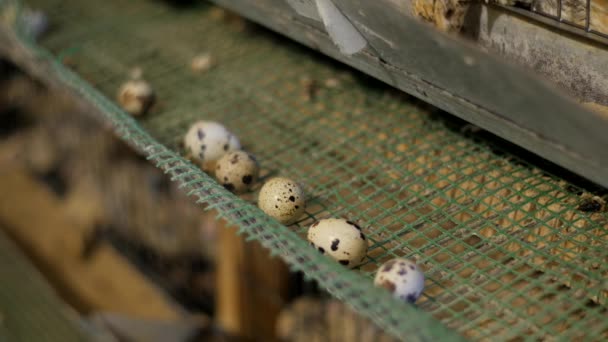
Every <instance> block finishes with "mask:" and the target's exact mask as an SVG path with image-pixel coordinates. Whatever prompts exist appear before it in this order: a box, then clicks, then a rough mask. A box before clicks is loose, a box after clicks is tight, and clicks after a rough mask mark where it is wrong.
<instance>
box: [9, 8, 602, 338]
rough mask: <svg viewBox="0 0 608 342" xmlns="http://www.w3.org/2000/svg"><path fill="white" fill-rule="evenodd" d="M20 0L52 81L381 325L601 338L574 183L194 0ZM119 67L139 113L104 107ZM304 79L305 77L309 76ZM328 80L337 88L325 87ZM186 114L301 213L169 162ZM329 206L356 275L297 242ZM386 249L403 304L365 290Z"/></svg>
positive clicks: (473, 334)
mask: <svg viewBox="0 0 608 342" xmlns="http://www.w3.org/2000/svg"><path fill="white" fill-rule="evenodd" d="M6 4H7V3H6V2H5V5H6ZM27 4H28V5H30V6H32V7H33V8H36V9H41V10H43V11H45V13H46V14H47V15H48V16H49V19H50V21H51V23H52V30H51V31H50V32H49V33H48V34H47V35H46V36H45V37H44V38H43V39H42V41H41V42H40V44H41V46H42V47H43V48H40V47H38V46H37V45H36V44H34V43H33V42H32V41H30V40H29V39H28V38H27V37H26V36H25V35H20V40H21V42H20V44H23V46H25V47H27V49H29V52H31V53H32V54H34V55H35V56H37V57H38V58H39V61H40V62H41V63H48V65H49V72H50V73H51V74H52V75H53V77H56V78H57V79H58V80H59V81H61V82H62V83H63V84H65V85H67V86H68V87H70V88H72V89H74V90H75V91H76V92H77V93H78V94H79V95H80V96H81V97H83V98H85V99H86V100H87V101H89V102H90V103H92V105H93V106H94V107H95V109H96V110H97V111H98V113H100V114H101V115H102V116H103V117H104V118H105V119H107V120H108V121H109V122H110V123H112V124H113V126H114V128H115V130H116V131H117V133H118V134H119V135H120V136H122V137H123V138H124V139H125V140H127V141H129V142H130V143H132V144H133V145H134V146H136V147H137V148H138V149H140V150H141V151H143V152H144V153H145V154H146V155H147V156H148V158H149V159H150V160H151V161H152V162H154V163H156V165H157V166H159V167H160V168H162V169H163V170H164V171H165V172H167V173H169V174H170V175H171V176H172V179H173V180H175V181H179V182H180V183H181V184H182V186H183V187H184V188H185V189H186V190H187V191H189V193H190V194H192V195H194V196H197V197H198V201H199V202H200V203H202V204H204V207H205V208H207V209H215V210H217V212H218V213H219V216H220V217H223V218H225V219H226V220H227V221H228V222H229V223H231V224H234V225H236V226H237V227H238V228H239V230H238V231H239V233H243V234H245V235H246V236H248V238H249V239H252V240H257V241H259V242H261V243H262V245H264V246H265V247H267V248H269V249H270V250H271V252H272V253H273V254H278V255H280V256H281V257H283V259H285V260H286V261H287V262H288V264H289V265H290V266H291V267H292V269H294V270H301V271H303V272H304V273H305V274H306V275H307V276H308V277H309V278H312V279H314V280H316V281H317V282H318V283H319V284H320V286H321V287H323V288H325V289H327V290H328V292H330V293H331V294H332V295H334V296H335V297H337V298H339V299H341V300H343V301H345V302H346V303H348V304H349V305H351V306H352V307H354V308H355V309H356V310H357V311H358V312H359V313H361V314H362V315H364V316H367V317H369V318H371V319H373V320H374V322H375V323H377V324H378V325H379V326H380V327H382V328H384V329H386V330H387V331H388V332H390V333H392V334H393V335H395V336H398V337H399V338H401V339H403V340H436V339H444V340H445V339H459V338H460V336H464V337H467V338H470V339H474V340H489V339H494V338H499V339H501V340H509V339H545V338H563V339H565V340H574V339H577V338H586V339H589V340H594V339H595V340H602V339H606V338H608V320H607V319H606V304H607V303H606V302H607V298H608V284H607V282H606V279H607V275H608V266H607V265H608V251H607V249H606V248H605V243H606V241H607V240H608V222H607V220H606V219H607V217H606V212H604V211H600V212H583V211H581V210H579V209H578V208H579V205H580V203H581V202H582V201H583V200H584V198H583V197H584V196H581V193H582V192H583V190H584V189H580V188H578V187H576V186H573V185H571V184H568V183H567V182H566V181H564V180H562V179H560V178H558V177H556V176H552V175H549V174H547V173H545V172H543V171H542V170H539V169H537V168H535V167H533V166H532V165H530V164H528V163H526V162H525V161H523V160H521V159H519V158H518V157H517V156H514V155H512V154H510V153H509V152H508V151H503V150H500V149H499V148H497V147H496V146H494V145H492V144H491V143H489V142H486V141H483V140H474V139H471V138H470V137H467V136H466V135H464V134H463V133H461V132H459V131H456V130H452V129H450V128H449V127H448V126H447V125H446V123H445V121H444V120H443V119H441V118H440V117H439V118H438V117H436V116H435V115H431V113H430V112H429V111H428V110H426V109H423V108H421V107H419V106H415V105H412V104H411V102H408V101H407V100H406V98H405V96H403V94H401V93H399V92H397V91H394V90H391V89H390V88H388V87H385V86H382V85H380V84H378V83H377V82H375V81H372V80H371V79H369V78H367V77H364V76H362V75H360V74H358V73H356V72H354V71H350V70H348V69H345V68H343V67H341V66H338V65H336V64H334V63H331V62H329V61H328V60H326V59H324V58H322V57H320V56H318V55H316V54H313V53H311V52H310V51H309V50H306V49H304V48H303V47H300V46H298V45H296V44H293V43H291V42H289V41H286V40H284V39H282V38H280V37H277V36H275V35H273V34H271V33H268V32H267V31H264V30H261V29H259V28H257V27H252V26H249V25H242V23H239V22H238V21H234V20H227V19H226V18H222V16H221V15H218V14H219V13H220V12H218V10H217V9H216V8H214V7H210V6H207V5H206V4H204V3H202V4H196V5H195V6H193V7H188V8H175V7H171V6H168V5H167V4H166V3H163V2H161V1H128V2H125V1H118V0H108V1H104V2H96V3H95V5H94V6H93V5H92V4H91V3H88V2H83V1H77V0H65V1H57V0H32V1H28V2H27ZM5 7H6V8H8V7H10V6H5ZM6 8H5V11H6ZM17 31H19V30H17ZM47 50H48V51H50V54H49V53H47ZM203 51H209V52H211V53H212V54H213V55H214V56H215V58H216V59H217V66H216V67H215V68H213V69H212V70H210V71H208V72H206V73H203V74H196V73H193V72H192V71H191V69H190V62H191V60H192V58H193V57H194V56H195V55H197V54H198V53H200V52H203ZM134 67H140V68H141V69H142V70H143V72H144V78H145V79H146V80H148V81H149V82H150V83H151V84H152V85H153V87H154V88H155V89H156V92H157V96H158V103H157V105H156V106H155V107H154V108H153V110H152V112H151V113H149V115H148V116H146V117H144V118H142V119H138V120H137V121H136V120H134V119H133V118H131V117H129V116H128V115H127V114H125V113H124V112H122V111H121V110H120V109H118V108H117V107H116V106H115V105H114V104H113V102H112V99H113V98H114V96H115V93H116V91H117V89H118V87H119V86H120V84H121V83H122V82H124V81H125V80H126V79H128V77H129V73H130V71H131V70H132V68H134ZM68 68H69V69H72V70H74V71H75V72H76V73H72V72H70V71H69V70H68ZM303 78H308V79H309V80H317V81H318V87H316V88H317V89H316V90H315V89H311V87H309V86H306V85H304V84H303V83H302V79H303ZM328 78H335V79H337V80H339V82H340V86H339V87H336V88H333V87H326V86H325V85H324V84H323V80H326V79H328ZM308 85H309V83H308ZM306 88H309V89H308V92H307V89H306ZM313 88H314V87H313ZM310 91H312V92H313V93H315V94H311V93H310ZM311 95H313V96H312V97H311ZM201 119H207V120H216V121H219V122H222V123H224V124H225V125H226V126H227V127H228V128H229V129H230V130H232V131H233V132H234V133H235V134H237V135H238V136H239V138H240V139H241V142H242V144H243V146H244V148H245V149H246V150H248V151H251V152H252V153H254V154H255V155H256V156H257V157H258V159H259V161H260V163H261V165H262V168H263V172H262V174H263V176H264V177H270V176H273V175H283V176H287V177H290V178H293V179H296V180H298V181H299V182H301V183H302V184H303V185H304V187H305V190H306V191H307V194H308V196H309V201H308V206H307V210H306V215H305V216H304V217H302V219H301V220H300V221H299V222H297V223H296V224H294V225H293V226H290V227H284V226H282V225H280V224H279V223H278V222H276V221H274V220H272V219H270V218H269V217H267V216H266V215H264V214H263V213H262V212H261V211H260V210H259V209H257V207H256V206H255V198H256V196H255V195H256V193H255V192H254V193H253V194H250V195H247V196H243V197H242V198H238V197H236V196H234V195H232V194H230V193H229V192H227V191H226V190H224V189H223V188H222V187H221V186H220V185H218V184H217V183H216V182H215V181H214V180H213V179H211V178H210V177H209V176H207V175H206V174H204V173H203V172H201V171H200V170H199V169H198V168H197V167H195V166H194V165H193V164H191V163H189V162H188V161H186V160H185V159H184V158H183V157H181V156H183V155H184V151H182V150H181V147H180V146H179V145H180V141H181V139H182V136H183V134H184V133H185V131H186V130H187V128H188V126H189V125H190V124H191V123H192V122H194V121H196V120H201ZM258 189H259V184H258V185H257V187H256V189H255V190H256V191H257V190H258ZM327 217H344V218H348V219H350V220H352V221H355V222H357V223H358V224H359V225H361V226H362V228H363V231H364V232H365V234H366V235H367V238H368V240H369V251H368V258H367V260H366V262H365V263H364V264H363V266H362V267H361V269H360V270H355V271H350V270H347V269H346V268H344V267H343V266H341V265H339V264H338V263H335V262H333V261H332V260H329V259H328V258H326V257H324V256H323V255H320V254H319V253H318V252H317V251H316V250H315V249H314V248H313V247H311V246H309V245H308V244H307V243H306V241H305V232H306V229H307V227H308V226H309V225H310V224H311V223H312V222H314V221H315V220H318V219H322V218H327ZM396 256H405V257H408V258H412V259H415V260H416V261H417V262H418V263H419V264H420V265H421V266H422V268H423V269H424V271H425V275H426V277H427V281H426V289H425V292H424V294H423V297H422V298H421V299H420V300H419V301H418V302H417V304H416V305H415V306H414V305H409V304H405V303H402V302H399V301H395V300H392V298H391V297H390V296H389V295H388V294H387V292H386V291H384V290H383V289H377V288H374V287H373V284H372V277H373V275H374V273H375V271H376V270H377V268H378V267H379V266H380V265H381V263H383V262H385V261H387V260H389V259H390V258H393V257H396ZM445 327H448V328H449V329H446V328H445ZM450 329H451V330H450Z"/></svg>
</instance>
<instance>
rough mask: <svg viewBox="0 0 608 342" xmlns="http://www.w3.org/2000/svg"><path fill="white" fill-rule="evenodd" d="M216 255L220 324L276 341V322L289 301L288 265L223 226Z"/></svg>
mask: <svg viewBox="0 0 608 342" xmlns="http://www.w3.org/2000/svg"><path fill="white" fill-rule="evenodd" d="M219 229H220V231H219V232H218V237H219V243H218V255H217V287H216V288H217V323H218V325H219V326H220V327H221V328H223V329H224V330H225V331H226V332H228V333H230V334H234V335H237V336H240V337H245V338H253V339H256V340H262V341H269V340H275V339H276V336H275V322H276V320H277V317H278V315H279V313H280V310H281V309H282V307H283V305H284V302H285V301H286V299H287V293H288V286H289V283H288V274H289V270H288V269H287V266H286V265H285V264H284V263H283V262H282V261H281V260H279V259H278V258H271V257H270V254H269V253H268V251H267V250H265V249H264V248H263V247H262V246H261V245H260V244H259V243H257V242H253V241H252V242H245V241H244V238H243V237H242V236H239V235H237V234H236V231H235V229H232V228H227V227H220V228H219Z"/></svg>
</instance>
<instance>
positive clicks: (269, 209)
mask: <svg viewBox="0 0 608 342" xmlns="http://www.w3.org/2000/svg"><path fill="white" fill-rule="evenodd" d="M258 206H259V207H260V209H262V210H263V211H264V212H265V213H266V214H268V215H269V216H271V217H273V218H275V219H276V220H278V221H279V222H281V223H283V224H291V223H293V222H295V221H296V220H297V219H298V218H299V217H300V216H302V213H303V212H304V209H306V202H305V198H304V190H302V187H300V185H298V183H296V182H295V181H293V180H291V179H289V178H283V177H275V178H272V179H270V180H268V181H267V182H266V183H264V185H263V186H262V188H261V189H260V194H259V196H258Z"/></svg>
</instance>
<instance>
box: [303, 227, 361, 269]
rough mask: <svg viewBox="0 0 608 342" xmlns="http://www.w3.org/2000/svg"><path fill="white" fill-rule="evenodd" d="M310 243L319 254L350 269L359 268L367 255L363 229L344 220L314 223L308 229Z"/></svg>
mask: <svg viewBox="0 0 608 342" xmlns="http://www.w3.org/2000/svg"><path fill="white" fill-rule="evenodd" d="M308 241H310V243H311V244H312V245H313V246H314V247H316V248H317V249H318V250H319V252H321V253H323V254H327V255H329V256H330V257H332V258H333V259H335V260H336V261H338V262H339V263H340V264H342V265H344V266H347V267H349V268H354V267H357V266H359V265H360V264H361V263H362V262H363V260H365V255H366V254H367V241H366V239H365V235H364V234H363V232H362V231H361V227H359V225H357V224H356V223H354V222H351V221H347V220H344V219H337V218H329V219H324V220H320V221H318V222H315V223H313V224H312V225H311V226H310V228H308Z"/></svg>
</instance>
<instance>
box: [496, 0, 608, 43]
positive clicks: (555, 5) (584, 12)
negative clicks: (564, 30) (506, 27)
mask: <svg viewBox="0 0 608 342" xmlns="http://www.w3.org/2000/svg"><path fill="white" fill-rule="evenodd" d="M607 5H608V3H606V2H605V1H603V0H542V1H533V2H532V3H531V7H530V11H531V12H532V13H534V14H538V15H540V16H542V17H545V18H549V19H551V20H553V21H554V22H555V23H560V24H565V25H568V26H570V27H573V28H575V29H578V30H580V31H579V33H583V34H586V33H590V34H592V35H594V36H597V37H601V38H604V39H608V30H607V28H606V27H605V25H608V7H607ZM505 7H507V8H509V6H505ZM511 8H512V7H511ZM518 12H519V13H524V12H523V11H521V12H520V11H518ZM603 42H604V43H606V41H603Z"/></svg>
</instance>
